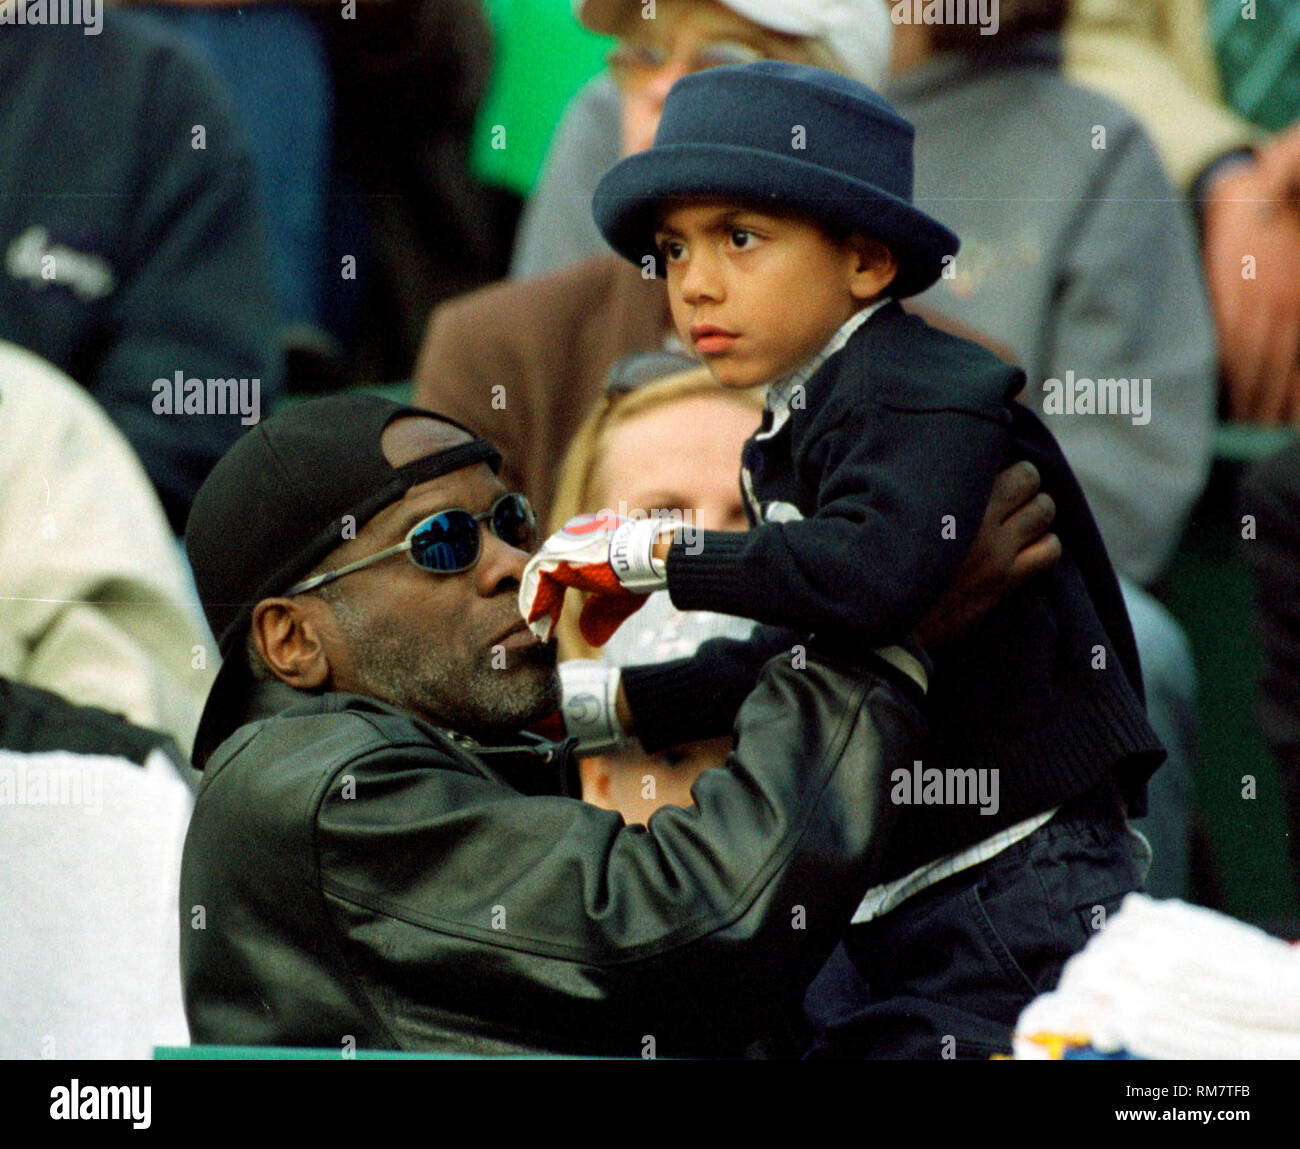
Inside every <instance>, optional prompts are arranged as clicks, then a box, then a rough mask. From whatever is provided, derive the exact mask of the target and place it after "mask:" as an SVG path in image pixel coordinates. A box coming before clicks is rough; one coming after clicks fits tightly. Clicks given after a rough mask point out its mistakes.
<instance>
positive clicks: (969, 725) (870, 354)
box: [624, 304, 1163, 879]
mask: <svg viewBox="0 0 1300 1149" xmlns="http://www.w3.org/2000/svg"><path fill="white" fill-rule="evenodd" d="M1023 384H1024V376H1023V374H1022V373H1021V372H1020V371H1019V370H1017V369H1016V368H1013V367H1011V366H1009V365H1008V364H1006V363H1004V362H1003V361H1002V360H1000V359H998V358H997V357H996V356H994V355H992V354H991V353H990V352H988V351H986V350H985V349H984V348H982V347H979V346H977V345H976V344H974V343H971V342H969V341H967V340H963V339H957V338H954V337H953V336H950V335H947V334H945V333H943V332H941V331H938V330H936V329H934V328H932V327H930V326H928V325H927V324H926V323H925V322H924V321H923V320H921V319H919V318H917V317H915V316H909V315H906V314H905V313H904V312H903V311H902V309H901V308H900V307H899V306H898V305H897V304H891V305H887V306H886V307H884V308H882V309H881V310H880V311H879V312H878V313H877V314H876V315H874V316H872V317H871V318H870V319H869V320H867V322H865V323H864V324H863V325H862V326H861V327H860V328H859V329H858V330H857V331H856V332H855V333H854V334H853V336H852V337H851V338H850V339H849V341H848V343H847V344H846V345H845V347H844V348H843V350H841V351H840V352H839V353H838V354H836V355H834V356H832V357H831V358H830V359H829V360H828V361H827V362H826V363H825V364H824V365H823V366H822V367H821V368H820V370H818V371H817V372H816V373H815V374H814V375H813V376H812V378H811V379H810V380H809V381H808V383H807V387H806V393H805V394H803V395H800V396H797V397H796V398H795V400H794V401H792V403H791V410H790V416H789V419H788V421H787V422H786V423H785V424H784V426H782V427H781V428H780V429H779V430H778V431H776V433H774V434H772V435H771V436H770V437H766V438H764V437H762V436H761V435H760V436H757V437H755V438H754V439H751V440H750V442H749V443H748V444H747V445H746V450H745V467H746V471H747V472H748V476H747V485H749V486H751V487H752V490H753V492H754V494H755V496H756V499H757V502H758V504H759V506H757V507H752V508H751V509H752V510H754V511H757V512H758V513H759V514H760V515H761V517H763V518H765V519H767V521H766V522H762V523H760V524H759V525H757V526H755V527H754V528H753V529H752V530H750V531H747V532H744V533H729V532H712V531H705V532H701V533H699V534H697V535H696V536H695V537H694V538H688V539H682V540H680V541H678V542H677V543H675V544H674V545H673V548H672V550H671V552H670V554H669V557H668V589H669V591H670V593H671V594H672V599H673V603H674V604H675V605H676V606H677V607H679V608H680V609H682V610H713V611H725V612H727V613H731V614H740V615H745V616H747V617H750V618H754V619H757V620H759V621H760V622H763V623H768V624H781V625H784V626H788V627H793V628H797V629H799V630H802V631H805V632H813V639H812V643H813V645H815V646H817V647H819V648H821V649H823V650H826V651H830V652H833V653H834V654H835V655H836V656H838V657H841V658H845V659H849V660H851V659H853V658H854V657H856V656H857V654H858V652H861V651H870V650H872V649H874V648H876V647H881V646H886V645H889V644H891V643H898V642H903V641H905V640H906V639H907V637H908V636H909V635H910V634H911V633H912V632H913V631H914V630H915V629H916V627H917V625H918V624H919V623H920V622H921V620H922V619H923V618H924V617H925V615H926V614H927V612H928V611H929V610H930V608H931V607H932V606H933V604H934V602H935V601H936V600H937V599H938V597H939V595H940V593H941V592H942V591H943V590H944V589H945V587H947V585H948V584H949V583H950V582H951V581H952V579H953V576H954V575H955V574H956V572H957V568H958V567H959V566H960V565H961V563H962V561H963V559H964V558H965V557H966V554H967V552H968V551H969V549H970V546H971V544H972V542H973V541H974V539H975V535H976V534H977V532H978V530H979V525H980V521H981V519H982V518H983V515H984V510H985V506H986V504H987V503H988V499H989V494H990V492H991V490H992V487H993V481H994V479H995V478H996V476H997V474H998V472H999V471H1000V470H1002V469H1003V468H1005V467H1007V466H1009V465H1010V464H1012V463H1014V462H1015V461H1016V460H1017V459H1029V460H1030V461H1031V462H1032V463H1034V464H1035V466H1037V467H1038V469H1039V472H1040V473H1041V475H1042V482H1043V489H1044V490H1045V491H1047V492H1049V493H1050V494H1051V495H1052V498H1053V499H1054V500H1055V501H1056V508H1057V510H1056V518H1055V520H1054V522H1053V524H1052V529H1053V530H1054V531H1056V533H1057V534H1058V535H1059V536H1060V538H1061V542H1062V545H1063V550H1064V556H1063V557H1062V559H1061V560H1060V562H1059V563H1058V564H1057V565H1056V566H1055V567H1054V568H1052V570H1050V571H1048V572H1046V573H1044V574H1042V575H1039V576H1037V577H1036V578H1034V579H1033V580H1031V581H1030V582H1029V583H1027V584H1026V585H1025V586H1024V587H1022V588H1021V589H1019V590H1018V591H1016V592H1015V593H1014V594H1012V595H1010V596H1008V597H1007V598H1006V599H1005V600H1004V601H1003V602H1002V603H1000V604H999V605H998V606H997V607H996V608H995V609H994V610H993V611H992V612H990V613H989V615H988V616H987V617H986V618H985V619H984V620H983V621H981V622H980V624H979V625H978V626H977V627H976V628H975V629H974V630H973V631H972V632H971V633H970V634H969V635H968V636H966V637H965V638H963V639H961V640H960V641H958V642H954V643H952V644H950V645H949V646H948V647H946V648H944V649H942V650H940V651H937V652H934V675H933V677H932V679H931V686H930V692H929V697H928V698H927V712H928V716H929V720H930V726H931V736H930V738H929V739H928V741H927V743H926V745H925V746H924V747H923V748H922V751H921V755H920V757H921V758H922V760H923V762H924V765H925V767H926V768H930V767H933V768H937V769H940V770H949V769H970V768H974V769H981V770H998V771H999V785H1000V806H999V809H998V812H997V813H996V814H994V815H992V816H989V815H986V814H985V813H983V812H982V810H981V808H980V807H979V806H977V805H975V804H965V805H950V806H929V807H915V808H913V809H910V810H909V811H908V815H907V820H906V825H907V827H908V832H906V833H902V832H900V834H899V835H898V836H897V837H896V838H895V840H894V843H893V845H892V846H891V848H890V851H889V858H888V859H887V860H886V864H885V872H884V875H883V876H884V877H885V878H886V879H888V878H893V877H898V876H901V875H902V874H905V873H907V872H909V871H910V870H912V869H915V868H916V867H917V866H919V865H921V864H923V863H924V862H927V861H931V860H933V859H935V858H938V857H942V856H943V855H945V854H948V853H951V852H952V851H954V850H956V849H960V848H961V847H963V846H966V845H971V844H973V843H975V842H977V841H979V840H981V839H982V838H985V837H988V836H989V835H991V834H992V833H993V832H994V831H996V830H999V829H1002V828H1004V827H1006V826H1010V825H1013V824H1014V823H1016V822H1018V821H1021V820H1023V819H1025V818H1027V817H1029V816H1030V815H1032V814H1036V813H1040V812H1042V811H1044V810H1048V809H1051V808H1052V807H1053V806H1057V805H1060V804H1061V803H1062V802H1063V801H1065V800H1067V799H1070V798H1074V797H1078V796H1079V795H1082V794H1084V793H1086V792H1088V791H1090V790H1092V789H1094V788H1095V787H1097V786H1108V785H1110V784H1112V780H1113V781H1114V783H1115V784H1117V785H1118V786H1119V787H1120V788H1121V789H1122V790H1124V791H1125V792H1126V793H1127V795H1128V797H1129V798H1130V801H1131V803H1132V805H1133V807H1134V810H1135V812H1141V809H1142V802H1143V785H1144V783H1145V781H1146V779H1147V777H1148V775H1149V774H1150V773H1151V771H1152V770H1153V769H1154V768H1155V767H1156V765H1157V764H1158V763H1159V761H1160V760H1161V758H1162V757H1163V752H1162V751H1161V749H1160V744H1159V741H1158V739H1157V738H1156V735H1155V733H1154V732H1153V731H1152V729H1151V727H1150V725H1149V724H1148V722H1147V719H1146V714H1145V711H1144V708H1143V704H1142V678H1141V669H1140V667H1139V665H1138V658H1137V649H1136V646H1135V644H1134V641H1133V634H1132V630H1131V628H1130V626H1129V621H1128V615H1127V613H1126V611H1125V607H1124V600H1123V598H1122V596H1121V594H1120V589H1119V584H1118V582H1117V580H1116V578H1115V573H1114V571H1113V570H1112V569H1111V565H1110V561H1109V559H1108V558H1107V556H1106V549H1105V546H1104V544H1103V543H1102V541H1101V536H1100V534H1099V533H1098V531H1097V526H1096V523H1095V522H1094V521H1093V517H1092V514H1091V512H1090V511H1089V509H1088V504H1087V501H1086V499H1085V498H1084V496H1083V493H1082V491H1081V490H1080V489H1079V484H1078V482H1077V481H1076V479H1075V477H1074V474H1073V472H1072V471H1071V470H1070V467H1069V464H1068V463H1067V462H1066V461H1065V457H1064V456H1063V455H1062V454H1061V451H1060V448H1059V447H1058V446H1057V445H1056V441H1055V440H1054V439H1053V438H1052V436H1051V434H1050V433H1049V432H1048V431H1047V429H1046V428H1045V427H1044V426H1043V425H1042V423H1041V422H1039V420H1038V419H1037V418H1036V417H1035V416H1034V415H1033V414H1032V413H1031V412H1030V411H1029V410H1028V408H1026V407H1024V406H1023V405H1022V404H1020V403H1018V402H1016V401H1015V399H1014V397H1015V395H1016V393H1017V392H1018V391H1019V390H1020V388H1021V387H1022V386H1023ZM770 420H771V414H770V413H768V415H767V416H766V417H765V423H764V426H765V427H767V426H769V425H770ZM773 503H785V504H788V506H787V508H786V515H787V516H789V515H791V514H793V515H794V517H795V518H796V520H797V521H773V519H774V518H777V517H779V516H774V515H772V514H768V513H767V511H768V510H770V509H771V505H772V504H773ZM799 515H802V516H803V517H802V518H801V519H800V518H798V516H799ZM756 641H758V642H761V641H762V640H761V638H760V639H758V640H756ZM718 649H724V650H725V649H731V650H733V651H734V650H735V649H736V648H734V647H732V648H725V647H719V648H707V649H703V650H702V653H701V655H699V656H697V658H698V659H699V661H697V663H696V665H695V667H694V671H692V669H691V668H690V667H689V666H688V667H686V668H685V670H683V667H682V666H681V665H679V664H667V665H666V666H664V667H660V668H658V669H657V675H656V673H655V672H653V671H646V670H641V671H638V672H637V673H635V674H631V675H629V674H628V672H626V671H625V672H624V677H625V685H627V688H628V694H629V700H630V701H631V703H632V707H633V714H634V716H635V719H636V725H637V729H638V730H639V731H654V730H655V728H656V726H657V724H658V722H659V715H660V714H661V713H662V703H663V702H664V701H665V699H664V698H663V697H662V696H658V695H655V696H654V697H652V698H651V699H650V700H649V701H650V703H651V704H650V705H646V702H647V699H646V697H645V689H644V683H645V682H646V681H651V682H660V683H662V681H663V680H664V679H666V678H668V677H670V676H682V678H683V681H682V682H680V683H679V684H676V685H674V686H672V687H668V688H667V690H668V691H669V692H671V693H672V694H673V695H675V696H676V697H677V698H678V699H679V698H680V694H679V691H681V690H683V689H688V688H689V686H690V685H691V681H690V680H691V679H692V678H693V677H697V678H698V679H704V678H708V679H710V680H713V681H716V680H717V679H718V677H719V676H720V675H725V674H726V673H729V672H725V671H721V670H720V669H719V667H718V665H717V658H716V651H717V650H718ZM762 653H763V654H764V655H769V654H770V653H771V651H770V650H764V651H763V652H762ZM1103 660H1104V662H1103ZM747 662H748V663H750V664H752V657H751V659H749V660H747ZM638 687H640V688H641V689H640V690H639V691H638ZM670 701H671V700H670ZM655 703H658V704H659V705H655ZM679 704H680V703H679ZM688 709H698V706H697V707H688ZM702 717H704V716H702ZM666 721H668V722H675V723H678V724H680V722H681V721H682V719H681V716H680V715H673V716H670V717H668V718H667V719H666ZM690 733H691V736H693V737H700V736H702V733H703V732H690Z"/></svg>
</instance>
